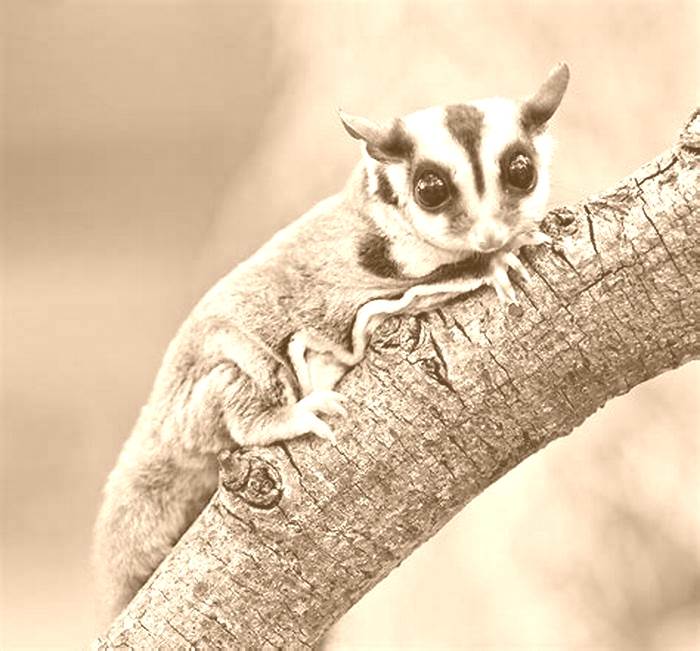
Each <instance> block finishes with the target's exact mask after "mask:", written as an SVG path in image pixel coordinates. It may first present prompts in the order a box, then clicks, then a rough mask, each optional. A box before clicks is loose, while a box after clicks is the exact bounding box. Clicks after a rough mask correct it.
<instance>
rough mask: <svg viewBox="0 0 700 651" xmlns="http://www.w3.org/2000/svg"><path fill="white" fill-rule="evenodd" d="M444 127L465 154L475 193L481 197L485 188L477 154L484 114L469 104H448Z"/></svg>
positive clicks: (481, 167) (482, 170)
mask: <svg viewBox="0 0 700 651" xmlns="http://www.w3.org/2000/svg"><path fill="white" fill-rule="evenodd" d="M445 126H446V127H447V130H448V131H449V133H450V135H451V136H452V137H453V138H454V140H455V141H456V142H457V143H459V144H460V145H461V146H462V147H463V148H464V150H465V151H466V152H467V156H469V162H470V163H471V166H472V170H473V172H474V185H475V186H476V191H477V193H478V195H479V196H483V194H484V191H485V189H486V186H485V183H484V168H483V166H482V165H481V158H480V156H479V153H480V150H481V132H482V129H483V126H484V114H483V113H482V112H481V111H480V110H479V109H478V108H476V107H475V106H471V105H469V104H450V105H449V106H446V107H445Z"/></svg>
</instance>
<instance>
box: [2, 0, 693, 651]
mask: <svg viewBox="0 0 700 651" xmlns="http://www.w3.org/2000/svg"><path fill="white" fill-rule="evenodd" d="M2 30H3V33H2V44H3V46H4V47H3V55H4V56H3V63H4V71H3V76H2V109H3V132H4V133H3V137H4V141H3V161H2V163H3V193H2V195H3V204H4V205H3V210H2V229H3V232H2V242H3V245H4V246H3V254H2V255H3V258H2V260H3V266H4V268H3V274H2V277H3V288H2V310H1V314H2V330H1V332H2V365H1V368H2V400H3V402H2V423H1V427H2V450H1V464H2V468H1V476H2V493H1V495H2V521H1V526H2V534H1V536H2V565H1V567H0V569H1V572H2V574H1V575H0V580H1V582H2V601H1V604H0V614H1V618H2V619H1V626H2V629H1V633H0V646H1V647H2V648H5V649H7V648H19V647H31V648H42V647H62V648H78V647H79V646H81V645H83V646H84V645H85V644H87V643H88V642H89V640H90V639H91V636H92V635H94V634H95V632H96V629H95V623H94V610H93V603H94V598H95V595H94V592H93V589H92V584H91V580H90V574H89V565H88V550H89V542H90V528H91V524H92V519H93V517H94V513H95V510H96V508H97V504H98V500H99V491H100V487H101V485H102V483H103V481H104V479H105V476H106V474H107V472H108V471H109V469H110V468H111V466H112V464H113V462H114V460H115V457H116V454H117V452H118V450H119V448H120V446H121V444H122V442H123V440H124V438H125V437H126V435H127V434H128V432H129V430H130V427H131V425H132V423H133V421H134V419H135V417H136V415H137V412H138V409H139V408H140V406H141V404H142V403H143V401H144V400H145V399H146V396H147V394H148V391H149V389H150V386H151V383H152V380H153V377H154V375H155V372H156V370H157V367H158V365H159V361H160V357H161V355H162V353H163V351H164V349H165V346H166V345H167V343H168V341H169V340H170V338H171V336H172V335H173V334H174V331H175V329H176V328H177V326H178V325H179V323H180V322H181V321H182V319H183V318H184V317H185V315H186V314H187V312H188V310H189V309H190V308H191V307H192V305H193V304H194V302H195V301H196V300H197V298H198V297H199V296H200V295H201V294H202V292H203V291H204V290H205V289H206V288H208V287H209V286H210V285H211V284H212V283H213V282H214V281H215V280H216V279H217V278H218V277H219V276H220V275H222V274H223V273H224V272H226V271H227V270H228V269H230V268H231V267H232V266H233V265H234V264H235V263H236V262H238V261H240V260H242V259H243V258H245V257H246V256H248V255H249V254H251V253H252V252H253V251H254V250H255V248H256V247H257V246H259V245H260V244H261V243H262V242H263V241H264V240H265V239H267V238H268V237H269V236H270V234H271V233H273V232H274V231H275V230H277V229H278V228H279V227H281V226H282V225H283V224H286V223H288V222H289V221H291V220H292V219H294V218H295V217H296V216H298V215H299V214H301V213H302V212H303V211H304V210H306V209H307V208H308V207H310V206H311V205H312V204H313V203H314V202H315V201H317V200H319V199H321V198H323V197H324V196H327V195H329V194H331V193H333V192H334V191H336V190H337V189H339V187H340V185H341V183H342V182H343V181H344V179H345V177H346V175H347V174H348V172H349V171H350V169H351V166H352V165H353V163H354V161H355V160H356V157H357V153H358V149H357V143H356V142H355V141H352V140H351V139H350V138H348V137H347V135H346V134H345V132H344V131H343V129H342V128H341V127H340V125H339V124H338V120H337V118H336V115H335V108H336V107H337V106H341V107H343V108H344V109H346V110H348V111H350V112H354V113H360V114H364V115H367V116H368V117H371V118H375V119H384V118H388V117H391V116H393V115H395V114H402V113H407V112H409V111H412V110H414V109H417V108H420V107H423V106H426V105H430V104H439V103H443V102H446V101H458V100H463V99H468V98H474V97H480V96H488V95H492V94H502V95H506V96H519V95H524V94H527V93H529V92H531V91H533V90H534V89H535V88H536V86H537V84H538V83H539V82H540V81H541V80H542V79H543V78H544V75H545V74H546V72H547V70H548V69H549V68H550V66H551V65H552V64H554V63H555V62H556V61H558V60H560V59H566V60H567V61H568V62H569V63H570V64H571V68H572V83H571V86H570V91H569V93H568V95H567V96H566V98H565V100H564V103H563V105H562V107H561V110H560V112H559V113H558V114H557V116H556V119H555V124H554V127H553V131H554V134H555V136H556V138H557V139H558V140H559V142H560V145H559V148H558V152H557V157H556V160H555V166H554V174H553V183H554V188H553V196H552V202H553V203H554V204H556V203H562V202H569V201H575V200H577V199H579V198H582V197H584V196H586V195H587V194H588V193H590V192H592V191H595V190H598V189H602V188H605V187H606V186H608V185H609V184H611V183H612V182H614V181H615V180H617V179H618V178H620V177H622V176H623V175H625V174H627V173H629V172H631V171H633V170H634V169H636V168H637V167H638V166H639V165H640V164H641V163H643V162H644V161H646V160H647V159H649V158H651V157H652V156H654V155H655V154H657V153H659V152H661V151H662V150H664V149H665V148H666V147H668V146H669V145H671V144H672V143H673V142H674V139H675V136H676V133H677V131H678V129H679V128H680V127H681V125H682V123H683V122H684V120H685V119H686V118H687V117H688V116H689V115H690V113H691V111H692V109H693V108H694V106H695V104H696V102H697V100H698V6H697V4H695V3H692V2H689V1H686V2H679V1H676V2H661V1H658V2H649V1H646V2H605V1H599V2H593V1H589V2H545V1H532V2H517V3H516V2H499V1H495V2H493V1H492V2H459V3H458V2H453V3H447V2H430V3H427V2H422V3H419V2H399V1H392V2H389V1H385V2H372V3H370V2H354V3H350V2H321V1H320V0H319V1H318V2H301V1H300V2H254V3H243V2H229V3H223V2H220V3H212V2H185V1H181V2H175V1H166V0H163V1H155V0H154V1H150V2H148V1H141V2H134V1H131V2H129V1H125V0H121V1H117V0H115V1H113V2H110V1H108V0H102V1H98V0H94V1H93V2H68V1H66V2H61V1H58V0H56V1H52V0H43V1H41V0H26V1H22V0H18V1H15V2H12V1H10V2H5V4H4V13H3V21H2ZM697 399H698V365H694V366H686V367H685V368H683V369H681V370H680V371H677V372H675V373H668V374H666V375H664V376H663V377H661V378H658V379H657V380H655V381H653V382H650V383H648V384H646V385H644V386H642V387H640V388H638V389H637V390H635V391H633V392H632V393H631V394H630V395H628V396H626V397H624V398H622V399H619V400H617V401H614V402H613V403H611V404H609V405H608V406H607V407H606V408H605V409H604V410H603V411H602V412H601V413H599V414H597V415H596V416H595V417H594V418H592V419H590V421H589V422H588V423H586V425H585V426H584V427H582V428H581V429H580V430H578V431H577V432H575V433H574V434H573V435H572V436H570V437H568V438H566V439H563V440H561V441H558V442H557V443H555V444H553V445H551V446H550V447H549V448H548V449H547V450H545V451H544V452H542V453H540V454H538V455H536V456H535V457H532V458H530V459H529V460H528V461H527V462H525V463H524V464H522V466H521V467H519V468H518V469H516V470H515V471H513V472H512V473H510V474H509V475H508V476H507V477H506V478H504V479H503V480H502V481H500V482H498V483H497V484H496V485H494V486H493V487H492V488H490V489H489V490H488V491H487V492H486V493H485V494H484V495H483V496H481V497H479V498H478V499H477V500H475V501H474V502H473V503H472V504H471V505H470V506H469V507H468V508H467V509H465V511H463V512H462V514H461V515H460V516H459V517H457V518H455V520H453V521H452V523H451V524H450V525H448V526H447V527H446V528H445V529H444V530H443V531H442V532H441V533H440V534H439V535H438V536H437V537H436V538H435V539H434V540H432V541H431V542H430V543H429V544H427V545H425V546H424V547H423V548H421V549H420V550H419V551H418V552H417V553H416V554H414V555H413V556H412V557H411V558H410V559H409V560H408V561H406V562H405V563H404V564H403V566H402V567H401V568H400V569H399V570H397V571H396V572H394V573H393V574H392V575H391V576H390V577H389V578H388V579H387V580H386V581H384V582H383V583H382V584H381V585H380V586H379V587H378V588H377V589H376V590H375V591H373V592H372V593H371V594H369V595H368V596H367V597H366V598H365V599H364V600H362V602H361V603H360V604H358V606H357V607H356V608H354V609H353V610H352V611H351V612H350V613H349V614H348V615H347V616H346V617H345V618H344V619H343V620H342V621H341V622H340V624H339V625H338V627H337V628H336V630H335V631H334V633H333V636H332V638H331V647H332V648H351V647H363V646H375V647H385V648H392V647H393V648H396V647H404V646H413V647H423V648H428V647H430V648H438V647H458V648H460V647H461V648H479V649H511V648H518V649H532V648H541V647H544V646H548V648H553V649H582V648H586V649H599V648H610V649H659V650H662V649H674V648H675V649H681V648H688V649H690V648H694V647H695V648H697V647H696V645H698V646H700V631H699V630H698V623H697V622H698V621H700V607H699V605H700V570H699V568H700V549H699V547H700V537H699V536H700V533H699V532H700V504H699V499H700V497H699V496H700V486H699V484H698V476H699V470H700V468H699V463H698V407H697V405H698V400H697Z"/></svg>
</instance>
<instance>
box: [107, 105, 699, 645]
mask: <svg viewBox="0 0 700 651" xmlns="http://www.w3.org/2000/svg"><path fill="white" fill-rule="evenodd" d="M699 154H700V113H698V112H696V113H695V115H694V116H693V118H692V119H691V121H690V122H689V123H688V125H686V127H685V129H684V131H683V133H682V135H681V139H680V142H679V144H678V145H677V146H676V147H675V148H673V149H672V150H670V151H668V152H666V153H664V154H662V155H661V156H659V157H658V158H656V159H655V160H653V161H651V162H649V163H648V164H646V165H644V166H643V167H642V168H641V169H640V170H638V171H637V172H635V173H634V174H633V175H632V176H630V177H629V178H627V179H625V180H623V181H622V182H621V183H620V184H619V185H617V186H616V187H614V188H612V189H611V190H608V191H606V192H603V193H601V194H599V195H596V196H592V197H590V198H588V199H587V200H586V201H584V202H583V203H580V204H577V205H574V206H570V207H565V208H561V209H558V210H555V211H553V212H552V213H550V214H549V215H548V217H547V219H546V221H545V223H544V226H543V230H545V231H546V232H548V233H549V234H550V235H551V236H552V238H553V239H554V241H555V245H554V246H553V247H551V248H549V247H544V246H542V247H538V248H537V249H532V250H526V251H525V252H524V256H523V257H524V258H525V261H526V264H527V265H528V266H529V268H530V270H531V273H532V275H533V282H532V283H531V284H529V285H526V286H523V287H521V289H520V292H519V298H520V303H521V306H520V307H516V306H510V307H509V308H507V309H505V308H503V307H502V306H501V305H500V304H498V302H497V300H496V298H495V295H494V293H493V292H492V291H489V290H483V291H478V292H475V293H473V294H470V295H468V296H466V297H465V298H464V299H462V300H461V301H460V302H458V303H454V304H452V305H451V306H449V307H446V308H444V309H442V310H438V311H436V312H433V313H430V314H426V315H422V316H420V317H416V318H409V319H401V320H398V319H397V320H392V321H390V322H388V323H386V324H385V326H384V327H383V328H382V329H381V330H380V331H379V332H378V333H377V335H376V336H375V338H374V340H373V347H372V350H371V351H370V353H369V355H368V358H367V359H366V361H365V362H364V363H363V364H361V365H360V366H359V367H357V368H356V369H355V370H354V371H353V372H352V373H350V374H349V375H348V376H347V377H346V378H345V380H344V381H343V384H342V387H341V390H342V391H343V392H344V393H345V394H346V395H347V396H348V397H349V399H350V401H349V404H350V411H351V417H350V418H349V419H347V420H346V421H343V422H338V423H333V425H334V427H335V429H336V431H337V434H338V441H339V445H338V447H337V448H333V447H331V446H329V445H328V444H327V443H326V442H324V441H321V440H319V439H315V438H311V437H306V438H304V439H300V440H297V441H294V442H292V443H291V444H289V445H288V446H287V447H286V448H283V447H279V446H273V447H271V448H267V449H262V450H251V451H247V452H244V453H241V454H233V455H230V456H229V457H227V458H226V459H225V460H224V469H223V471H222V477H223V481H224V485H223V486H222V488H220V490H219V492H218V493H217V495H216V496H215V497H214V499H213V500H212V502H211V504H210V505H209V506H208V507H207V509H206V510H205V511H204V513H203V514H202V516H201V517H200V518H199V520H198V521H197V522H196V523H195V524H194V525H193V526H192V528H191V529H190V530H189V532H188V533H187V534H186V535H185V537H184V538H183V540H182V541H181V542H180V544H179V545H178V546H177V548H176V549H175V551H174V552H173V554H171V556H170V557H169V558H168V559H166V561H164V563H163V564H162V565H161V567H160V568H159V569H158V571H157V572H156V574H155V575H154V577H153V578H152V580H151V581H150V582H149V583H148V584H147V586H146V587H145V588H144V589H143V590H142V591H141V592H140V593H139V594H138V595H137V597H136V598H135V599H134V601H133V602H132V604H131V605H130V607H129V608H128V609H127V610H126V611H125V613H123V614H122V615H121V616H120V617H119V618H118V619H117V620H116V621H115V622H114V624H113V625H112V627H111V629H110V630H109V631H108V632H107V633H106V634H105V636H104V637H103V638H102V639H101V640H99V641H98V645H100V646H101V647H103V648H113V647H117V646H120V645H128V646H134V647H137V648H151V647H156V646H160V647H166V648H178V647H189V646H194V647H197V648H200V647H201V648H206V647H223V648H228V647H233V646H251V647H258V646H262V645H273V646H289V645H293V646H301V647H304V646H312V645H314V644H316V643H317V642H318V641H319V639H320V638H321V636H322V635H323V633H324V632H325V631H326V630H327V629H328V628H329V627H330V626H331V625H332V624H333V623H334V622H335V621H336V620H337V619H338V618H339V617H340V616H341V615H342V614H343V613H344V612H345V611H346V610H347V609H348V608H350V606H352V604H353V603H355V602H356V601H357V600H358V599H359V598H360V597H361V596H362V595H363V594H365V593H366V592H367V591H368V590H370V589H371V588H372V587H373V586H374V585H375V584H376V583H378V582H379V581H380V580H381V579H382V578H383V577H385V576H386V575H387V574H388V573H389V572H390V571H391V570H392V569H393V568H394V567H396V565H398V564H399V563H400V562H401V561H402V560H403V559H404V558H406V557H407V556H408V555H409V554H410V553H411V551H413V550H414V549H415V548H416V547H418V546H419V545H420V544H421V543H423V542H425V541H426V540H427V539H428V538H430V536H432V535H433V534H434V533H435V532H437V531H438V530H439V529H440V528H441V527H442V526H443V525H444V524H445V523H446V522H447V521H448V520H449V519H450V518H451V517H452V516H453V515H455V514H456V513H457V512H458V511H459V510H460V509H462V508H463V507H464V505H465V504H466V503H467V502H469V501H470V500H471V499H472V498H473V497H474V496H476V495H477V494H479V493H480V492H481V491H482V490H483V489H484V488H485V487H487V486H488V485H489V484H491V483H492V482H494V481H496V480H497V479H498V478H499V477H501V476H502V475H503V474H504V473H506V472H507V471H508V470H510V469H511V468H513V467H514V466H515V465H517V464H518V463H520V462H521V461H523V460H524V459H525V458H526V457H527V456H528V455H530V454H532V453H533V452H535V451H537V450H539V449H540V448H542V447H544V446H545V445H546V444H547V443H549V442H550V441H552V440H554V439H555V438H557V437H559V436H563V435H566V434H568V433H569V432H571V430H572V429H573V428H574V427H575V426H577V425H578V424H580V423H581V422H582V421H583V420H584V419H585V418H586V417H588V416H589V415H590V414H592V413H593V412H594V411H596V410H597V409H599V408H600V407H601V406H602V405H603V404H605V402H606V401H607V400H609V399H610V398H612V397H614V396H617V395H620V394H622V393H625V392H627V391H629V390H630V389H631V388H632V387H633V386H635V385H637V384H639V383H640V382H643V381H645V380H647V379H649V378H651V377H653V376H655V375H658V374H659V373H661V372H663V371H665V370H667V369H671V368H675V367H677V366H679V365H680V364H683V363H684V362H686V361H688V360H690V359H693V358H697V357H698V353H699V346H698V334H697V327H696V319H695V317H696V306H695V303H694V289H695V288H696V287H697V286H698V248H697V247H698V231H697V223H698V217H700V190H699V187H700V184H699V183H698V181H699V179H698V156H699Z"/></svg>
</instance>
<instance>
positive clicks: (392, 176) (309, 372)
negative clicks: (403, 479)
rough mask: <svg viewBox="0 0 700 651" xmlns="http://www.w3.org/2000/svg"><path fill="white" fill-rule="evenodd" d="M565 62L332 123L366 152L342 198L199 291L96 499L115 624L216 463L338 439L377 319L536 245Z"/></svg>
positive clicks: (502, 290) (463, 285) (474, 279)
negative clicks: (401, 110)
mask: <svg viewBox="0 0 700 651" xmlns="http://www.w3.org/2000/svg"><path fill="white" fill-rule="evenodd" d="M567 81H568V69H567V68H566V66H565V65H564V64H560V65H559V66H558V67H556V68H555V69H554V70H553V71H552V72H551V73H550V76H549V77H548V79H547V80H546V81H545V83H544V84H543V86H542V87H541V88H540V90H539V91H538V92H537V93H536V94H535V95H533V96H532V97H530V98H528V99H526V100H524V101H522V102H512V101H509V100H501V99H492V100H480V101H478V102H473V103H469V104H457V105H453V106H449V107H436V108H433V109H426V110H424V111H419V112H418V113H414V114H412V115H410V116H406V117H405V118H401V119H395V120H394V121H392V122H391V123H388V124H386V125H377V124H375V123H373V122H370V121H369V120H366V119H364V118H357V117H352V116H349V115H345V114H341V119H342V120H343V123H344V125H345V128H346V129H347V130H348V132H349V133H350V134H351V135H352V136H353V137H355V138H358V139H360V140H362V141H363V143H364V150H365V156H364V159H363V162H362V163H361V164H360V165H358V167H357V168H356V170H355V171H354V173H353V174H352V176H351V178H350V180H349V182H348V184H347V185H346V187H345V188H344V190H343V191H342V192H340V193H339V194H338V195H336V196H334V197H331V198H329V199H326V200H324V201H322V202H320V203H319V204H318V205H316V206H315V207H314V208H313V209H312V210H310V211H309V212H308V213H307V214H306V215H304V216H303V217H302V218H300V219H299V220H297V221H296V222H294V223H292V224H291V225H290V226H288V227H287V228H285V229H284V230H283V231H281V232H280V233H278V234H277V235H276V236H275V237H274V238H273V239H272V240H270V242H268V243H267V244H266V245H264V246H263V247H262V248H261V249H260V250H259V251H258V252H257V253H256V254H255V255H254V256H253V257H252V258H250V259H249V260H248V261H246V262H244V263H242V264H241V265H240V266H238V267H237V268H236V269H235V270H234V271H232V272H231V273H230V274H229V275H228V276H226V277H225V278H223V279H222V280H221V281H220V282H219V283H218V284H217V285H216V286H215V287H214V288H213V289H212V290H210V291H209V292H208V293H207V294H206V296H205V297H204V298H203V299H202V300H201V302H200V303H199V304H198V305H197V306H196V307H195V308H194V310H193V311H192V313H191V314H190V316H189V317H188V318H187V320H186V321H185V323H184V324H183V325H182V327H181V328H180V330H179V332H178V333H177V335H176V337H175V338H174V340H173V341H172V343H171V344H170V346H169V348H168V350H167V352H166V355H165V359H164V361H163V365H162V367H161V369H160V371H159V373H158V376H157V378H156V381H155V385H154V388H153V391H152V393H151V396H150V399H149V401H148V403H147V404H146V406H145V407H144V408H143V410H142V412H141V415H140V417H139V419H138V422H137V424H136V426H135V428H134V431H133V433H132V435H131V437H130V438H129V439H128V441H127V442H126V444H125V446H124V449H123V451H122V453H121V455H120V457H119V460H118V462H117V465H116V467H115V469H114V470H113V471H112V473H111V475H110V477H109V480H108V482H107V486H106V487H105V499H104V504H103V506H102V509H101V511H100V513H99V515H98V520H97V524H96V528H95V558H96V565H97V570H98V576H99V578H100V580H101V583H102V591H103V596H104V599H105V602H106V607H107V609H108V610H109V612H110V614H112V615H114V614H116V613H117V612H118V611H119V610H120V609H121V608H122V607H124V606H125V605H126V604H127V603H128V602H129V600H130V599H131V598H132V597H133V595H134V594H135V592H136V591H137V590H138V588H139V587H140V586H141V585H142V584H143V583H144V582H145V580H146V579H147V578H148V576H149V575H150V574H151V573H152V572H153V570H154V569H155V568H156V567H157V565H158V564H159V563H160V562H161V561H162V560H163V558H164V557H165V556H166V555H167V553H168V551H169V550H170V549H171V547H172V546H173V545H174V543H175V542H176V541H177V540H178V539H179V538H180V536H181V535H182V533H183V532H184V531H185V530H186V529H187V527H188V526H189V525H190V524H191V522H192V521H193V520H194V518H195V517H196V516H197V514H198V513H199V512H200V511H201V509H202V508H203V507H204V505H205V504H206V502H207V501H208V499H209V498H210V497H211V495H212V493H213V492H214V490H215V489H216V484H217V469H216V454H217V453H218V452H219V451H220V450H222V449H226V448H231V447H236V446H249V445H269V444H271V443H275V442H278V441H283V440H287V439H290V438H294V437H296V436H300V435H303V434H304V433H314V434H317V435H319V436H322V437H324V438H328V439H331V440H333V434H332V432H331V430H330V428H329V427H328V425H327V424H326V423H325V422H324V421H323V418H322V415H323V414H340V415H343V414H344V413H345V412H344V409H343V406H342V401H343V398H342V396H341V395H340V394H338V393H336V392H335V391H334V385H335V383H336V381H337V380H338V379H339V378H340V377H341V376H342V374H343V373H344V372H345V371H346V370H347V369H348V368H350V367H351V366H353V365H354V364H356V363H357V362H359V361H360V360H361V358H362V356H363V354H364V350H365V346H366V344H367V339H368V337H369V335H370V334H371V331H372V329H373V327H374V325H375V324H376V323H377V322H379V321H380V320H381V318H382V317H384V316H385V315H387V314H394V313H405V312H412V311H413V312H415V311H418V310H423V309H428V308H430V307H431V306H433V305H437V304H439V303H440V302H441V301H443V300H444V299H445V298H447V297H450V296H454V295H455V294H459V293H463V292H466V291H471V290H472V289H475V288H477V287H479V286H480V285H483V284H489V285H492V286H493V287H494V288H495V289H496V291H497V292H498V293H499V295H500V296H501V297H503V298H506V299H510V300H512V299H513V290H512V287H511V285H510V282H509V280H508V275H507V271H508V268H509V267H511V268H514V269H515V270H516V271H518V272H520V273H521V274H522V275H525V274H526V272H525V270H524V268H523V267H522V265H521V264H520V263H519V262H518V259H517V257H516V255H515V253H517V250H518V249H519V248H520V246H522V245H523V244H537V243H541V242H543V241H545V238H544V237H542V236H541V234H539V233H538V230H537V226H538V223H539V220H540V219H541V217H542V215H543V212H544V207H545V203H546V201H547V196H548V189H549V184H548V177H547V166H548V163H549V154H550V149H551V144H550V141H549V137H548V136H547V135H546V133H545V126H546V123H547V121H548V120H549V118H550V117H551V115H552V114H553V113H554V111H555V110H556V108H557V106H558V105H559V102H560V101H561V98H562V96H563V93H564V90H565V88H566V84H567Z"/></svg>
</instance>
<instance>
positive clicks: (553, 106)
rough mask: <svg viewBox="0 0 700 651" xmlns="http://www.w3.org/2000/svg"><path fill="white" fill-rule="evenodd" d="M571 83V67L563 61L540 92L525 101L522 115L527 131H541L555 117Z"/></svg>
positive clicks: (546, 80) (550, 73)
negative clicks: (555, 112)
mask: <svg viewBox="0 0 700 651" xmlns="http://www.w3.org/2000/svg"><path fill="white" fill-rule="evenodd" d="M568 83H569V66H568V65H566V63H564V62H563V61H562V62H561V63H558V64H557V65H556V66H554V68H552V70H551V71H550V72H549V76H548V77H547V79H545V81H544V83H543V84H542V85H541V86H540V88H539V90H538V91H537V92H536V93H535V94H534V95H531V96H530V97H528V98H527V99H526V100H524V101H523V103H522V106H521V115H522V120H523V124H524V126H525V128H526V129H534V130H537V129H540V128H542V127H544V125H545V124H546V123H547V121H548V120H549V119H550V118H551V117H552V115H554V111H556V110H557V107H558V106H559V104H560V103H561V100H562V98H563V97H564V92H565V91H566V87H567V85H568Z"/></svg>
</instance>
